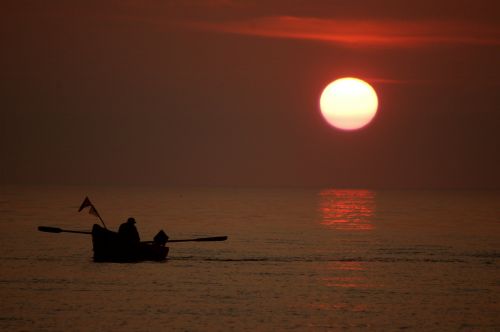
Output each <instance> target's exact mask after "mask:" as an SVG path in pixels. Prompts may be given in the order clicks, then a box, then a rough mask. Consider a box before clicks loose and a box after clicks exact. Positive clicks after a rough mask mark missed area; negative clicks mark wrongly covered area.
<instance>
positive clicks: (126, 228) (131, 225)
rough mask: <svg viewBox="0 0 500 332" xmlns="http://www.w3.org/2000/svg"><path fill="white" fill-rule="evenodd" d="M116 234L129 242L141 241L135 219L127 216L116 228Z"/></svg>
mask: <svg viewBox="0 0 500 332" xmlns="http://www.w3.org/2000/svg"><path fill="white" fill-rule="evenodd" d="M118 235H120V237H121V238H122V239H123V240H124V241H125V242H128V243H130V244H139V242H140V241H141V239H140V237H139V232H138V231H137V228H136V227H135V219H134V218H128V220H127V221H126V222H124V223H123V224H121V225H120V228H119V229H118Z"/></svg>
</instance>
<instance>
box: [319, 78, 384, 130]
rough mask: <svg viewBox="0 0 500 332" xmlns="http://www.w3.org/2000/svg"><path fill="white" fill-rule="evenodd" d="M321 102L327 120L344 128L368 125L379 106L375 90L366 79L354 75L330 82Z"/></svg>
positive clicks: (351, 128)
mask: <svg viewBox="0 0 500 332" xmlns="http://www.w3.org/2000/svg"><path fill="white" fill-rule="evenodd" d="M319 103H320V108H321V113H322V114H323V117H324V118H325V120H326V121H327V122H328V123H329V124H330V125H332V126H334V127H335V128H339V129H343V130H355V129H359V128H362V127H364V126H366V125H367V124H368V123H370V121H371V120H372V119H373V117H374V116H375V113H377V108H378V98H377V94H376V92H375V90H374V89H373V88H372V87H371V86H370V85H369V84H368V83H366V82H365V81H362V80H360V79H357V78H352V77H346V78H340V79H338V80H336V81H333V82H332V83H330V84H328V86H327V87H326V88H325V89H324V90H323V93H322V94H321V98H320V101H319Z"/></svg>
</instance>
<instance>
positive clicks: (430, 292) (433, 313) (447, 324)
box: [0, 187, 500, 331]
mask: <svg viewBox="0 0 500 332" xmlns="http://www.w3.org/2000/svg"><path fill="white" fill-rule="evenodd" d="M85 195H89V196H90V198H91V200H92V201H93V203H94V204H95V206H96V207H97V209H98V210H99V212H100V213H101V215H102V217H103V218H104V220H105V221H106V223H107V224H108V227H109V228H113V229H116V228H117V227H118V225H119V224H120V223H121V222H122V221H124V220H125V219H126V218H127V217H129V216H134V217H135V218H136V219H137V221H138V224H137V226H138V228H139V231H140V233H141V236H142V238H143V239H144V240H149V239H151V238H152V237H153V236H154V235H155V234H156V233H157V232H158V231H159V230H160V229H164V230H165V231H166V232H167V233H168V234H169V235H170V237H171V238H172V239H173V238H189V237H197V236H216V235H228V236H229V240H228V241H226V242H209V243H178V244H171V245H170V254H169V256H170V259H169V260H168V261H166V262H161V263H153V262H146V263H135V264H112V263H93V262H92V260H91V257H92V251H91V239H90V238H89V237H88V236H87V235H78V234H67V233H64V234H49V233H41V232H38V231H37V230H36V227H37V226H38V225H47V226H57V227H62V228H66V229H76V230H89V229H90V228H91V226H92V224H93V223H94V222H97V220H96V219H95V217H93V216H92V215H89V214H87V213H78V212H77V209H78V207H79V205H80V203H81V201H82V200H83V198H84V197H85ZM0 229H1V232H0V237H1V239H0V240H1V241H0V249H1V252H2V256H1V257H0V261H1V268H0V295H1V298H2V299H1V302H0V330H2V331H10V330H12V331H19V330H29V331H35V330H36V331H66V330H72V331H78V330H82V331H111V330H121V331H152V330H162V331H165V330H173V331H216V330H221V331H227V330H235V331H240V330H257V331H286V330H297V331H304V330H306V331H307V330H310V331H326V330H339V329H348V330H358V329H363V328H370V329H372V330H384V331H387V330H400V329H409V330H427V331H429V330H435V331H442V330H481V331H499V330H500V304H499V301H500V265H499V263H500V262H499V258H500V192H492V191H490V192H468V191H459V192H448V191H435V192H427V191H400V192H396V191H369V190H334V189H323V190H312V189H311V190H289V189H283V190H274V189H187V188H175V189H173V188H171V189H153V188H139V187H115V188H83V187H82V188H78V187H46V188H42V187H38V188H20V187H2V188H1V189H0Z"/></svg>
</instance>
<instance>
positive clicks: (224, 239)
mask: <svg viewBox="0 0 500 332" xmlns="http://www.w3.org/2000/svg"><path fill="white" fill-rule="evenodd" d="M226 240H227V236H213V237H199V238H197V239H182V240H168V241H167V244H168V243H170V242H205V241H226ZM154 242H155V241H141V243H154Z"/></svg>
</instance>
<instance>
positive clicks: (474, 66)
mask: <svg viewBox="0 0 500 332" xmlns="http://www.w3.org/2000/svg"><path fill="white" fill-rule="evenodd" d="M0 16H1V20H0V26H1V29H0V42H1V52H0V66H1V80H0V84H1V86H0V100H1V104H0V105H1V106H0V147H1V151H2V157H1V166H0V183H3V184H84V185H94V184H103V185H105V184H146V185H196V186H197V185H203V186H204V185H217V186H319V187H355V188H374V189H377V188H439V189H441V188H500V93H499V91H500V2H498V1H495V0H491V1H482V0H476V1H460V0H453V1H452V0H433V1H427V0H424V1H398V0H392V1H388V0H387V1H383V0H373V1H372V0H366V1H336V0H331V1H326V0H325V1H319V0H314V1H310V0H302V1H299V0H295V1H294V0H276V1H273V0H271V1H251V0H241V1H239V0H196V1H195V0H191V1H142V0H128V1H95V0H90V1H19V0H18V1H2V4H1V5H0ZM345 76H351V77H358V78H361V79H364V80H365V81H367V82H369V83H370V84H371V85H372V86H373V87H374V89H375V90H376V91H377V93H378V98H379V111H378V113H377V115H376V116H375V119H374V120H373V121H372V123H371V124H369V125H368V126H367V127H365V128H363V129H360V130H358V131H353V132H344V131H340V130H337V129H334V128H332V127H331V126H329V125H328V124H327V123H326V121H325V120H324V119H323V118H322V116H321V113H320V110H319V106H318V104H319V97H320V95H321V92H322V90H323V88H324V87H325V86H326V85H327V84H328V83H330V82H331V81H333V80H335V79H337V78H340V77H345Z"/></svg>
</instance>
